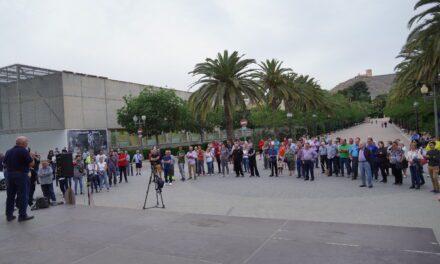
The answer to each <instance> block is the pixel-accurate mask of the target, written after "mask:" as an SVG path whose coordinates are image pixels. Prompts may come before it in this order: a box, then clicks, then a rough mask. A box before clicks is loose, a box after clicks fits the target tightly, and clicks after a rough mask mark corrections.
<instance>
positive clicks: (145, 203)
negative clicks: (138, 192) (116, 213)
mask: <svg viewBox="0 0 440 264" xmlns="http://www.w3.org/2000/svg"><path fill="white" fill-rule="evenodd" d="M152 178H153V173H152V174H151V176H150V180H149V181H148V187H147V193H146V194H145V201H144V207H143V208H142V209H147V207H146V206H147V198H148V192H149V191H150V185H151V179H152Z"/></svg>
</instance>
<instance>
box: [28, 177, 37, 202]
mask: <svg viewBox="0 0 440 264" xmlns="http://www.w3.org/2000/svg"><path fill="white" fill-rule="evenodd" d="M35 186H36V182H30V184H29V198H28V204H29V206H32V205H33V204H34V193H35Z"/></svg>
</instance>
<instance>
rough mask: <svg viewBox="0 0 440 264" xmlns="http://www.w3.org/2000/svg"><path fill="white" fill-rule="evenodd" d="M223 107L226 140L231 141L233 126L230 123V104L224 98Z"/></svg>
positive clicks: (232, 138)
mask: <svg viewBox="0 0 440 264" xmlns="http://www.w3.org/2000/svg"><path fill="white" fill-rule="evenodd" d="M225 99H226V98H225ZM224 109H225V125H226V137H227V139H228V140H231V141H232V140H234V126H233V123H232V113H231V106H230V105H229V103H228V102H227V101H226V100H224Z"/></svg>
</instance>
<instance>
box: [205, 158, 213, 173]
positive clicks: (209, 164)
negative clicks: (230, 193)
mask: <svg viewBox="0 0 440 264" xmlns="http://www.w3.org/2000/svg"><path fill="white" fill-rule="evenodd" d="M206 165H208V174H214V161H210V162H206Z"/></svg>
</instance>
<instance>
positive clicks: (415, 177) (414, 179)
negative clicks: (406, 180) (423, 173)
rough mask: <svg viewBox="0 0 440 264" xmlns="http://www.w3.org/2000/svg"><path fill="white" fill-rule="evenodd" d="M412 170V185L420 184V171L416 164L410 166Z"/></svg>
mask: <svg viewBox="0 0 440 264" xmlns="http://www.w3.org/2000/svg"><path fill="white" fill-rule="evenodd" d="M409 171H410V172H411V185H412V186H414V187H419V186H420V173H419V170H417V167H416V166H409Z"/></svg>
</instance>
